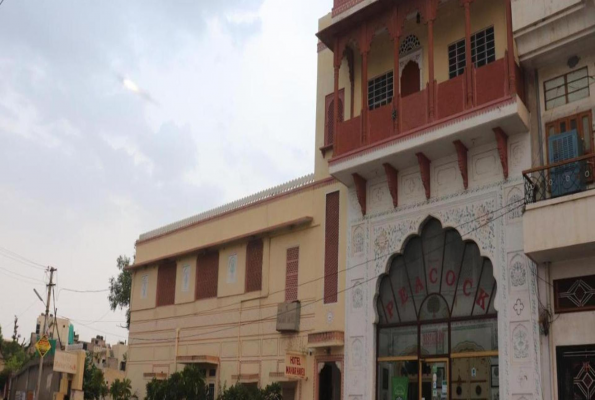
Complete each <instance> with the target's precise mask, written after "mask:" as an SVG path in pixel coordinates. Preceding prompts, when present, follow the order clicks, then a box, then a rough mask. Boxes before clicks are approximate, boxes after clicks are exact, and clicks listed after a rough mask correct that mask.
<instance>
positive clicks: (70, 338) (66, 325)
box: [32, 314, 74, 347]
mask: <svg viewBox="0 0 595 400" xmlns="http://www.w3.org/2000/svg"><path fill="white" fill-rule="evenodd" d="M44 321H45V315H43V314H42V315H40V316H39V317H37V324H36V325H35V336H36V337H40V336H41V333H42V331H43V327H44ZM47 332H48V337H49V339H55V340H58V341H59V342H60V344H61V345H62V347H64V346H66V345H68V344H72V343H74V327H73V326H72V324H71V323H70V320H69V319H67V318H59V317H58V318H56V317H54V315H53V314H50V315H49V318H48V326H47ZM32 339H33V336H32ZM32 342H33V340H32Z"/></svg>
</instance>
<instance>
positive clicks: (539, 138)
mask: <svg viewBox="0 0 595 400" xmlns="http://www.w3.org/2000/svg"><path fill="white" fill-rule="evenodd" d="M535 101H536V103H537V104H536V108H537V141H538V143H539V165H540V166H543V165H545V163H544V157H543V127H542V125H543V124H542V120H541V98H540V97H539V71H538V70H537V69H536V70H535ZM547 268H548V279H549V264H548V267H547Z"/></svg>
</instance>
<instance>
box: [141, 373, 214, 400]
mask: <svg viewBox="0 0 595 400" xmlns="http://www.w3.org/2000/svg"><path fill="white" fill-rule="evenodd" d="M182 399H185V400H206V387H205V381H204V376H203V374H202V373H201V371H200V369H199V368H198V366H197V365H194V364H192V365H187V366H186V367H185V368H184V370H183V371H182V372H176V373H174V374H172V375H171V376H170V377H169V378H168V379H166V380H164V381H158V380H157V379H153V380H152V381H151V382H149V383H147V397H146V400H182Z"/></svg>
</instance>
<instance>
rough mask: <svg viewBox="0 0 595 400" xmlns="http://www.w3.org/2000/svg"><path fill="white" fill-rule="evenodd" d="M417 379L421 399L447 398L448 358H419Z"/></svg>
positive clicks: (437, 399)
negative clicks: (418, 375) (418, 378)
mask: <svg viewBox="0 0 595 400" xmlns="http://www.w3.org/2000/svg"><path fill="white" fill-rule="evenodd" d="M419 374H420V376H421V379H420V380H419V385H420V392H421V397H422V399H426V400H430V399H431V400H443V399H447V398H448V381H449V379H448V359H447V358H444V359H434V360H420V361H419Z"/></svg>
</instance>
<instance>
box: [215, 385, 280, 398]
mask: <svg viewBox="0 0 595 400" xmlns="http://www.w3.org/2000/svg"><path fill="white" fill-rule="evenodd" d="M217 400H283V395H282V394H281V385H279V384H278V383H273V384H272V385H268V386H267V387H266V388H264V389H258V388H257V387H255V386H247V385H242V384H241V383H238V384H235V385H234V386H231V387H230V388H229V389H225V388H223V390H221V391H220V393H219V396H217Z"/></svg>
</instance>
